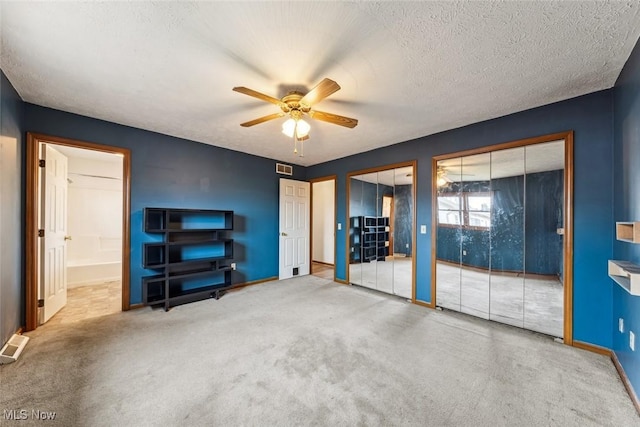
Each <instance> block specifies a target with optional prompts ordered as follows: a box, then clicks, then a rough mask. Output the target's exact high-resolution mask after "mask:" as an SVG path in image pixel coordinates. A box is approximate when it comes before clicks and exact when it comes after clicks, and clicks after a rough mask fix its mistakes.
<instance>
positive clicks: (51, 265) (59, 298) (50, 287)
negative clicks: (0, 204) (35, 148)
mask: <svg viewBox="0 0 640 427" xmlns="http://www.w3.org/2000/svg"><path fill="white" fill-rule="evenodd" d="M41 159H43V160H44V161H45V167H44V168H43V169H44V170H43V169H41V171H42V174H41V176H42V186H41V191H42V203H41V209H42V214H41V221H42V223H41V229H42V230H44V237H43V238H42V240H43V243H42V244H41V245H40V248H41V252H40V269H41V270H40V271H41V273H40V277H41V286H42V294H41V295H42V298H43V300H44V318H43V319H42V323H44V322H46V321H48V320H49V319H50V318H51V317H52V316H53V315H54V314H56V313H57V312H58V311H59V310H60V309H61V308H62V307H64V306H65V304H66V303H67V244H66V243H67V242H66V241H67V239H68V236H67V158H66V156H64V155H63V154H61V153H60V152H58V151H57V150H56V149H54V148H53V147H51V146H50V145H48V144H43V145H42V156H41Z"/></svg>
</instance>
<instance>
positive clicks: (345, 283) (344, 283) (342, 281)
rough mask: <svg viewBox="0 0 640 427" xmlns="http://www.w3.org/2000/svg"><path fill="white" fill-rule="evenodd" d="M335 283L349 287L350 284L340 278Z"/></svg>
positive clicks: (335, 279)
mask: <svg viewBox="0 0 640 427" xmlns="http://www.w3.org/2000/svg"><path fill="white" fill-rule="evenodd" d="M333 281H334V282H336V283H340V284H341V285H348V284H349V282H347V281H346V280H343V279H338V278H334V279H333Z"/></svg>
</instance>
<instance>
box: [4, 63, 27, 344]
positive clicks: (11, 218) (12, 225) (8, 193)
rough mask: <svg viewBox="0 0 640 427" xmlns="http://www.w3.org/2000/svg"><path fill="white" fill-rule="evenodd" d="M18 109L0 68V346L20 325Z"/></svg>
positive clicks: (20, 135) (15, 96)
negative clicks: (0, 158)
mask: <svg viewBox="0 0 640 427" xmlns="http://www.w3.org/2000/svg"><path fill="white" fill-rule="evenodd" d="M22 112H23V104H22V100H21V99H20V97H19V96H18V94H17V92H16V91H15V89H14V88H13V86H12V85H11V82H9V80H8V79H7V77H6V76H5V75H4V73H3V72H2V71H0V138H2V139H1V140H0V147H1V148H0V156H2V162H1V168H2V170H0V209H1V212H0V227H1V229H0V231H1V232H0V236H1V237H2V241H0V248H1V250H0V348H1V347H2V346H3V345H4V343H5V342H6V341H7V340H8V339H9V338H10V337H11V335H12V334H13V333H15V332H16V331H17V330H18V328H20V326H22V325H23V324H24V322H23V320H24V319H23V315H22V309H21V308H22V307H23V306H24V291H23V288H22V283H23V280H22V271H23V264H24V260H23V258H24V257H23V251H22V248H23V245H22V243H23V242H24V237H23V236H24V226H21V225H19V224H22V223H23V220H22V218H23V216H24V215H23V211H22V209H21V206H22V204H23V203H22V202H23V200H24V198H23V195H22V186H21V174H22V172H21V171H22V159H23V150H22V138H23V133H24V132H23V124H22Z"/></svg>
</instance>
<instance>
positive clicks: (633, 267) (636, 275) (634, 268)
mask: <svg viewBox="0 0 640 427" xmlns="http://www.w3.org/2000/svg"><path fill="white" fill-rule="evenodd" d="M609 277H611V278H612V279H613V280H614V281H615V282H616V283H617V284H618V285H620V286H621V287H622V288H623V289H624V290H625V291H627V292H629V293H630V294H631V295H635V296H640V265H637V264H634V263H632V262H629V261H615V260H609Z"/></svg>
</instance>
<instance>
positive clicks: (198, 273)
mask: <svg viewBox="0 0 640 427" xmlns="http://www.w3.org/2000/svg"><path fill="white" fill-rule="evenodd" d="M224 271H231V267H221V268H215V269H207V270H205V269H202V270H194V271H181V272H178V273H175V274H171V273H169V276H168V277H169V280H174V279H183V278H186V277H200V276H207V275H209V274H212V273H220V272H224Z"/></svg>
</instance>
